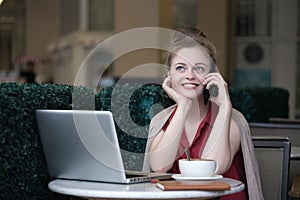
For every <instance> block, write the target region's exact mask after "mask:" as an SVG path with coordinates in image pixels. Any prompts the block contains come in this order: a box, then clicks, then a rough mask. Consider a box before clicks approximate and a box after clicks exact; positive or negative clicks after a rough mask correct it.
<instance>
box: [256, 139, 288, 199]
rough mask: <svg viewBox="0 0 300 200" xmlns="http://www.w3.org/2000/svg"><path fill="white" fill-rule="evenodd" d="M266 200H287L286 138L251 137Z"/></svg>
mask: <svg viewBox="0 0 300 200" xmlns="http://www.w3.org/2000/svg"><path fill="white" fill-rule="evenodd" d="M252 141H253V144H254V148H255V152H256V156H257V161H258V166H259V170H260V176H261V184H262V191H263V194H264V198H265V199H266V200H273V199H278V200H279V199H281V200H286V199H288V179H289V165H290V151H291V150H290V149H291V143H290V141H289V139H288V138H286V137H276V136H274V137H272V136H265V137H264V136H256V137H252Z"/></svg>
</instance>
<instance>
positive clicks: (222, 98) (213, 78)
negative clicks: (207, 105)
mask: <svg viewBox="0 0 300 200" xmlns="http://www.w3.org/2000/svg"><path fill="white" fill-rule="evenodd" d="M203 84H204V85H206V89H208V90H212V88H213V87H217V95H212V94H211V95H210V101H211V102H214V103H215V104H217V105H218V106H221V105H226V104H228V103H229V104H231V102H230V97H229V93H228V86H227V83H226V82H225V81H224V79H223V77H222V76H221V74H220V73H209V74H207V75H206V76H205V80H204V82H203ZM214 93H215V92H214Z"/></svg>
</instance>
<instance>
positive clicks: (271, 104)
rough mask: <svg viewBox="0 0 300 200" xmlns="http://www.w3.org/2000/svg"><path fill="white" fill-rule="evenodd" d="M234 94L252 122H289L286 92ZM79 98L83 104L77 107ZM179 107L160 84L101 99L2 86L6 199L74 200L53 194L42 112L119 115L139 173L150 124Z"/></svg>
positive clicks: (0, 150)
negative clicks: (42, 139) (270, 119)
mask: <svg viewBox="0 0 300 200" xmlns="http://www.w3.org/2000/svg"><path fill="white" fill-rule="evenodd" d="M73 91H76V95H73V96H72V94H73ZM229 92H230V96H231V99H232V103H233V107H235V108H237V109H238V110H240V111H241V112H242V113H243V114H244V115H245V117H246V118H247V119H248V121H256V122H264V121H266V120H267V119H268V117H271V116H272V117H287V116H288V93H287V91H285V90H283V89H279V88H248V89H238V88H230V90H229ZM74 97H75V98H76V99H77V101H72V98H74ZM173 103H174V102H173V101H172V100H171V99H170V98H168V96H167V95H166V94H165V93H164V92H163V90H162V89H161V86H160V85H156V84H148V85H122V86H116V87H107V88H104V89H102V90H100V92H98V93H96V94H95V93H94V91H92V90H91V89H89V88H85V87H74V86H70V85H58V84H43V85H39V84H23V85H22V84H15V83H0V120H1V121H0V130H1V132H0V154H1V157H0V162H1V165H0V180H1V184H0V191H1V192H0V199H14V200H15V199H72V197H68V196H62V195H59V194H55V193H53V192H51V191H50V190H48V188H47V184H48V183H49V181H50V180H51V179H50V177H49V175H48V173H47V168H46V164H45V159H44V156H43V152H42V147H41V143H40V139H39V134H38V128H37V124H36V119H35V110H36V109H68V110H69V109H85V110H94V109H96V110H111V111H113V113H114V117H115V121H116V127H117V133H118V137H119V142H120V146H121V148H122V154H123V156H124V157H125V159H124V160H126V168H129V169H136V168H141V162H142V159H143V151H144V148H145V144H146V141H147V138H146V137H147V129H148V125H149V122H150V119H151V118H152V117H153V115H155V114H156V113H157V112H158V111H159V110H161V109H163V108H166V107H168V106H170V105H172V104H173ZM153 105H154V106H153ZM73 199H76V198H73Z"/></svg>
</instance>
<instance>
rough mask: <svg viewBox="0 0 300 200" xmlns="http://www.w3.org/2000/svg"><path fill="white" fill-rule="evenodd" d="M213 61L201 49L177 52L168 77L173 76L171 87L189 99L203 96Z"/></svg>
mask: <svg viewBox="0 0 300 200" xmlns="http://www.w3.org/2000/svg"><path fill="white" fill-rule="evenodd" d="M210 66H211V60H210V56H209V55H208V53H207V52H206V51H205V50H204V49H202V48H201V47H191V48H182V49H180V50H178V51H177V52H176V54H175V55H174V57H173V59H172V61H171V67H170V71H169V72H168V75H169V76H171V87H172V88H173V89H174V90H176V91H177V92H179V93H180V94H182V95H184V96H187V97H189V98H197V97H199V96H201V95H202V94H203V84H202V82H203V81H204V79H205V76H206V75H207V74H208V73H209V71H210Z"/></svg>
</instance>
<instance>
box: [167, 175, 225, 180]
mask: <svg viewBox="0 0 300 200" xmlns="http://www.w3.org/2000/svg"><path fill="white" fill-rule="evenodd" d="M172 178H174V179H175V180H195V181H196V180H215V179H221V178H223V176H222V175H219V174H215V175H213V176H209V177H187V176H182V175H181V174H173V175H172Z"/></svg>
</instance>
